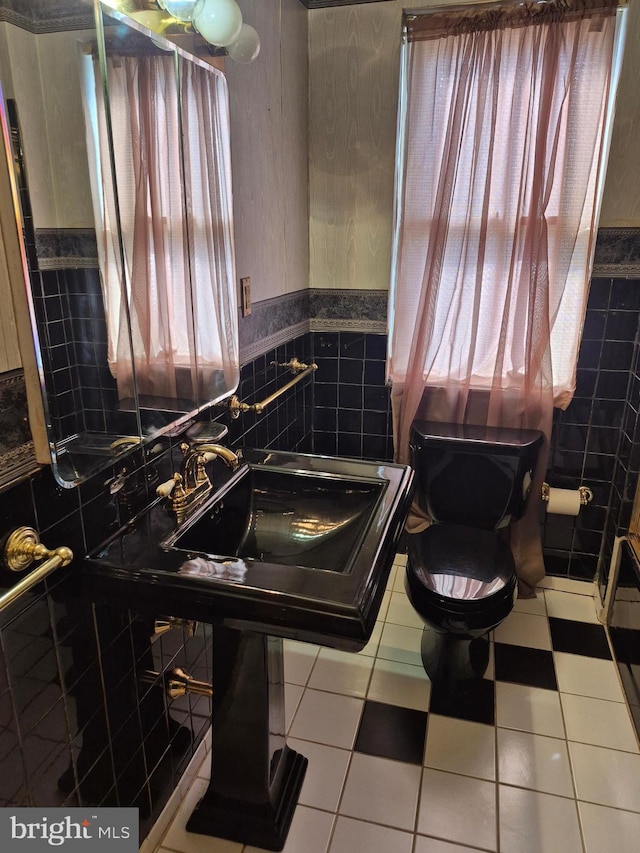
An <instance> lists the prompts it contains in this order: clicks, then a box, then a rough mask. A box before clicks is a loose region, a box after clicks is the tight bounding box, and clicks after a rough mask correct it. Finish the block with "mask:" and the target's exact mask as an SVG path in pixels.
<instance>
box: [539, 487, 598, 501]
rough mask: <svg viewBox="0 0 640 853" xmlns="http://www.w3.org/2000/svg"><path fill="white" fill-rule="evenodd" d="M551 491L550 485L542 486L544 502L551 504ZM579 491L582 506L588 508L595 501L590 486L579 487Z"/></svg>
mask: <svg viewBox="0 0 640 853" xmlns="http://www.w3.org/2000/svg"><path fill="white" fill-rule="evenodd" d="M550 490H551V486H550V485H549V483H543V484H542V500H543V501H546V502H547V503H548V502H549V492H550ZM577 491H578V492H579V493H580V503H581V505H582V506H586V505H587V504H590V503H591V501H592V500H593V492H592V491H591V489H590V488H589V486H578V489H577Z"/></svg>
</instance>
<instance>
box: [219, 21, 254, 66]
mask: <svg viewBox="0 0 640 853" xmlns="http://www.w3.org/2000/svg"><path fill="white" fill-rule="evenodd" d="M227 53H228V54H229V56H230V57H231V59H235V61H236V62H253V60H254V59H255V58H256V56H257V55H258V54H259V53H260V36H259V35H258V33H257V31H256V30H255V29H254V28H253V27H252V26H250V25H249V24H243V25H242V27H241V29H240V35H239V36H238V38H237V39H236V40H235V41H234V42H232V43H231V44H230V45H229V46H228V47H227Z"/></svg>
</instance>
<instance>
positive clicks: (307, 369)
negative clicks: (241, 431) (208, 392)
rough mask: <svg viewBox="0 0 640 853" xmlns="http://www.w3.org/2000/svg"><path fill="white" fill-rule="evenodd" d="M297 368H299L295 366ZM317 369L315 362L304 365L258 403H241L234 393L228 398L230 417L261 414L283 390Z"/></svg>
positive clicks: (292, 366) (286, 389) (284, 365)
mask: <svg viewBox="0 0 640 853" xmlns="http://www.w3.org/2000/svg"><path fill="white" fill-rule="evenodd" d="M280 366H281V367H290V368H291V369H292V370H294V365H292V364H283V365H280ZM297 369H299V368H297ZM317 369H318V365H317V364H315V362H312V363H311V364H307V365H304V369H303V370H302V371H301V372H300V373H296V375H295V376H294V377H293V379H290V380H289V382H287V384H286V385H283V386H282V388H278V390H277V391H274V392H273V394H269V396H268V397H265V399H264V400H262V401H261V402H260V403H253V405H249V404H248V403H241V402H240V400H239V399H238V397H237V396H236V395H235V394H234V395H233V397H231V399H230V400H229V412H230V413H231V417H232V418H234V419H235V418H238V417H240V412H255V413H256V414H257V415H261V414H262V412H263V411H264V410H265V408H266V407H267V406H268V405H270V404H271V403H273V401H274V400H277V399H278V397H279V396H280V395H281V394H284V392H285V391H288V390H289V388H292V387H293V386H294V385H295V384H296V383H297V382H300V380H301V379H304V378H305V376H308V375H309V374H310V373H313V371H314V370H317Z"/></svg>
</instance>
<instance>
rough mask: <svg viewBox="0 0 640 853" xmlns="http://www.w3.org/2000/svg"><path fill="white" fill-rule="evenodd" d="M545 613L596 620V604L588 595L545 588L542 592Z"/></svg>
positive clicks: (560, 616) (581, 619)
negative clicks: (544, 600)
mask: <svg viewBox="0 0 640 853" xmlns="http://www.w3.org/2000/svg"><path fill="white" fill-rule="evenodd" d="M544 597H545V599H546V602H547V613H548V614H549V616H554V617H556V618H558V619H575V620H576V621H578V622H593V623H597V622H598V617H597V616H596V604H595V601H594V600H593V598H592V597H591V596H589V595H575V594H572V593H567V592H560V591H558V590H555V589H547V590H545V592H544Z"/></svg>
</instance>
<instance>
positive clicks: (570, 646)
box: [549, 616, 611, 660]
mask: <svg viewBox="0 0 640 853" xmlns="http://www.w3.org/2000/svg"><path fill="white" fill-rule="evenodd" d="M549 628H550V629H551V644H552V645H553V650H554V651H555V652H569V653H570V654H572V655H585V656H586V657H590V658H604V659H605V660H611V651H610V649H609V643H608V642H607V635H606V633H605V630H604V627H603V626H602V625H596V624H595V623H591V622H577V621H576V620H574V619H557V618H555V617H553V616H552V617H550V618H549Z"/></svg>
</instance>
